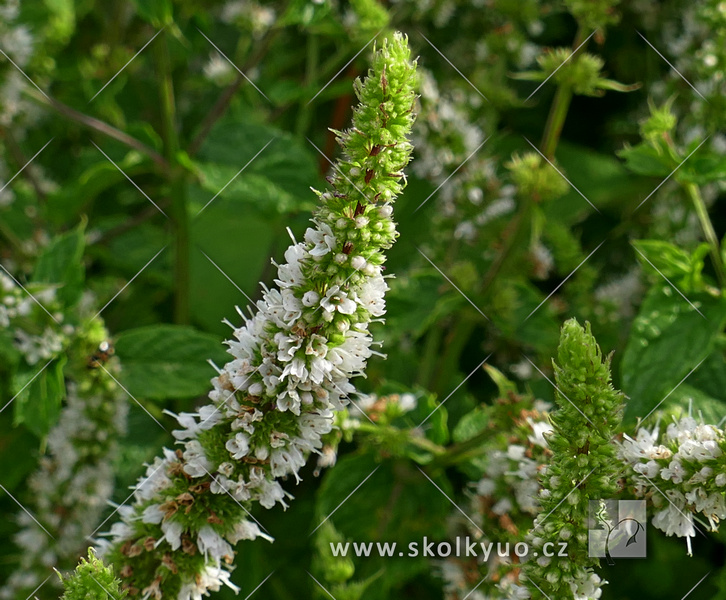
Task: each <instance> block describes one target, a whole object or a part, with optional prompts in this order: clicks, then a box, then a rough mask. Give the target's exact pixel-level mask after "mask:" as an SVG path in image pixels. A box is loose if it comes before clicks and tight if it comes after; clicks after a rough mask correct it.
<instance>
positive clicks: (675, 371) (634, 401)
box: [621, 285, 726, 422]
mask: <svg viewBox="0 0 726 600" xmlns="http://www.w3.org/2000/svg"><path fill="white" fill-rule="evenodd" d="M689 300H690V302H691V303H693V305H694V306H695V307H696V308H697V309H698V311H700V313H699V312H698V311H697V310H696V308H693V307H692V306H690V305H689V304H688V302H687V301H686V300H685V299H684V298H683V297H681V296H680V294H678V293H677V292H676V291H674V290H673V288H671V287H670V286H668V285H665V286H662V285H658V286H656V287H654V288H653V289H651V290H650V292H649V293H648V294H647V295H646V297H645V300H644V301H643V304H642V305H641V307H640V312H639V314H638V316H637V318H636V319H635V321H634V323H633V327H632V329H631V332H630V337H629V339H628V343H627V346H626V348H625V352H624V354H623V359H622V363H621V374H622V389H623V391H624V392H625V393H626V394H627V395H628V396H629V397H630V399H629V401H628V403H627V408H626V420H628V421H630V422H633V421H634V419H635V418H636V417H638V416H640V417H645V416H646V415H647V414H648V413H650V411H651V410H653V409H654V408H655V407H656V406H657V405H658V403H659V402H661V401H662V400H663V399H664V398H665V397H666V396H667V395H668V394H669V393H671V392H672V390H673V389H674V388H676V386H677V385H678V384H679V383H680V382H681V380H682V379H683V378H684V377H685V376H686V375H687V374H688V373H689V372H690V371H691V370H692V369H693V368H694V367H695V366H696V365H698V363H699V362H700V361H702V360H703V359H704V358H705V357H707V356H708V355H709V354H710V352H711V351H712V349H713V346H714V343H715V341H716V339H717V337H718V335H719V334H720V332H721V330H722V329H723V325H724V323H725V322H726V301H725V300H724V299H723V298H720V297H719V298H715V297H713V296H710V295H708V294H706V293H699V294H691V295H689Z"/></svg>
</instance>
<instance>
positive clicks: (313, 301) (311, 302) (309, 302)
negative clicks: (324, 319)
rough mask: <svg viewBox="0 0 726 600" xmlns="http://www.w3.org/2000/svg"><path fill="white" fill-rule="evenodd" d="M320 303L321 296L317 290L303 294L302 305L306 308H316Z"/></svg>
mask: <svg viewBox="0 0 726 600" xmlns="http://www.w3.org/2000/svg"><path fill="white" fill-rule="evenodd" d="M318 302H320V294H318V293H317V292H316V291H315V290H308V291H307V292H305V293H304V294H303V297H302V303H303V305H304V306H316V305H317V304H318Z"/></svg>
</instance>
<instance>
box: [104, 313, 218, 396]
mask: <svg viewBox="0 0 726 600" xmlns="http://www.w3.org/2000/svg"><path fill="white" fill-rule="evenodd" d="M115 346H116V355H117V356H118V357H119V358H120V360H121V372H120V374H119V380H120V381H121V383H122V384H123V385H124V387H125V388H126V389H127V390H128V391H129V393H130V394H132V395H133V396H135V397H137V398H146V399H149V400H165V399H168V398H176V399H181V398H194V397H196V396H201V395H203V394H206V393H207V392H208V391H209V389H210V383H209V382H210V380H211V378H212V377H213V376H214V374H215V373H214V369H212V367H211V366H210V365H209V364H207V360H208V359H211V360H213V361H214V362H215V363H216V364H219V365H221V364H224V363H225V362H226V361H227V360H228V359H229V358H230V357H229V355H228V354H227V353H226V352H225V351H224V347H223V346H222V344H221V343H220V340H219V339H218V338H217V337H216V336H213V335H209V334H207V333H201V332H199V331H197V330H196V329H194V328H192V327H183V326H179V325H152V326H149V327H139V328H138V329H130V330H127V331H124V332H123V333H121V334H120V335H119V336H118V338H117V340H116V343H115Z"/></svg>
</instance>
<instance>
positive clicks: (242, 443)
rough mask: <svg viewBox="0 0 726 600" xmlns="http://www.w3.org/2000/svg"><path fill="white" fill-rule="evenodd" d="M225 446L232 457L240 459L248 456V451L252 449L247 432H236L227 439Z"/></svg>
mask: <svg viewBox="0 0 726 600" xmlns="http://www.w3.org/2000/svg"><path fill="white" fill-rule="evenodd" d="M224 447H225V448H227V450H228V451H229V453H230V454H231V455H232V458H235V459H237V460H239V459H240V458H242V457H244V456H247V453H248V452H249V451H250V438H249V436H248V435H247V434H246V433H242V432H239V433H236V434H235V436H234V437H233V438H230V439H229V440H227V443H226V444H225V445H224Z"/></svg>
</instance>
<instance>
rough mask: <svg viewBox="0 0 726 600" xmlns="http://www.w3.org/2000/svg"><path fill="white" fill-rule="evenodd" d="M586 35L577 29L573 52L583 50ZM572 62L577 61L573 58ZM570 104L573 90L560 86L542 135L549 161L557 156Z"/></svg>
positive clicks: (543, 149)
mask: <svg viewBox="0 0 726 600" xmlns="http://www.w3.org/2000/svg"><path fill="white" fill-rule="evenodd" d="M585 33H586V32H585V30H584V29H583V28H582V27H579V28H578V29H577V33H576V34H575V40H574V41H573V43H572V51H573V52H575V51H579V50H581V49H582V48H580V45H581V44H583V40H584V39H585ZM584 45H585V44H583V47H584ZM570 60H576V59H575V57H574V56H573V57H572V58H570ZM570 102H572V88H571V87H570V86H569V85H564V84H559V85H558V86H557V91H556V92H555V98H554V100H553V101H552V106H551V107H550V112H549V115H548V116H547V123H546V125H545V130H544V133H543V134H542V142H541V143H540V150H541V151H542V154H544V155H545V156H546V157H547V159H548V160H552V159H553V158H554V156H555V150H556V149H557V144H558V142H559V141H560V136H561V135H562V127H563V126H564V125H565V119H566V118H567V112H568V110H569V108H570Z"/></svg>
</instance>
